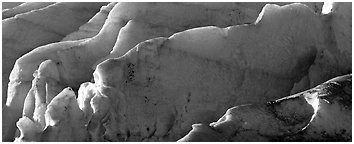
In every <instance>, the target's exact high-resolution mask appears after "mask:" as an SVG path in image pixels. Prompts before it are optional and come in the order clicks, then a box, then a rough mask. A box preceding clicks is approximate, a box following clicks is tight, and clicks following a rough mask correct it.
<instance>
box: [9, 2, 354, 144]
mask: <svg viewBox="0 0 354 144" xmlns="http://www.w3.org/2000/svg"><path fill="white" fill-rule="evenodd" d="M265 4H266V3H110V4H108V5H107V6H103V7H102V8H101V10H100V11H99V12H98V13H97V14H96V15H95V16H94V17H92V18H91V19H90V20H89V21H88V22H87V23H86V24H84V25H82V26H81V27H80V28H79V29H78V31H76V32H73V33H71V34H69V35H67V34H66V37H65V38H63V39H62V41H61V42H57V43H52V44H48V45H44V46H41V47H38V48H36V49H34V50H32V51H31V52H29V53H27V54H25V55H23V56H22V57H20V58H19V59H18V60H17V61H16V63H15V66H14V68H13V70H12V72H11V76H10V83H9V89H8V95H7V96H8V98H7V103H6V106H4V108H3V133H5V135H3V141H11V140H13V139H14V138H15V137H16V139H15V140H16V141H176V140H179V141H301V138H305V139H304V140H315V141H326V140H333V138H334V139H335V140H337V141H350V140H351V128H349V126H351V122H350V121H349V120H351V113H350V112H351V106H350V107H348V106H349V105H348V102H345V105H344V106H343V105H341V104H342V103H343V101H349V100H350V104H351V93H348V92H347V89H348V87H349V86H348V85H349V84H348V83H347V81H348V79H351V76H346V77H345V78H346V80H345V81H346V82H345V87H341V86H340V87H339V88H337V87H335V86H334V88H337V89H339V91H342V90H343V89H344V90H345V93H336V94H337V96H332V95H331V94H330V96H328V95H326V94H325V95H323V93H320V92H314V89H315V90H319V89H320V90H319V91H321V90H322V92H323V91H325V90H328V91H330V92H333V91H331V90H332V89H331V87H333V83H334V84H336V83H338V82H333V80H332V81H329V82H327V83H325V84H322V85H320V86H318V87H316V88H314V89H310V90H308V91H305V92H302V93H300V94H297V95H293V96H289V97H285V98H282V97H284V96H287V95H290V94H293V93H298V92H301V91H304V90H307V89H309V88H311V87H314V86H317V85H318V84H320V83H322V82H324V81H326V80H328V79H329V78H332V77H335V76H338V75H343V74H348V73H351V61H350V59H351V33H350V31H348V29H351V6H350V5H348V4H345V3H334V4H333V9H332V12H330V13H329V14H325V15H324V14H320V12H321V7H322V4H321V3H305V5H304V4H299V3H294V4H287V3H279V4H280V5H284V6H278V5H274V4H267V5H265ZM53 5H55V4H53ZM78 5H80V4H78ZM264 5H265V6H264ZM101 6H102V5H101ZM263 6H264V7H263ZM27 8H28V9H30V7H27ZM44 9H45V8H44ZM44 9H41V10H44ZM25 14H26V13H25ZM15 17H17V16H15ZM10 19H11V18H10ZM3 23H4V20H3ZM92 76H93V78H92ZM90 80H91V82H89V81H90ZM336 80H338V79H336ZM339 82H342V81H340V80H339ZM329 83H330V84H329ZM321 86H322V87H321ZM324 86H328V87H324ZM68 87H69V88H68ZM70 87H71V88H70ZM350 89H351V85H350ZM334 92H337V91H334ZM343 95H344V97H341V96H343ZM76 96H77V97H76ZM275 99H280V100H277V101H275V102H270V103H267V104H266V105H264V103H266V102H267V101H272V100H275ZM327 102H328V103H327ZM316 106H317V107H316ZM318 106H319V107H318ZM231 107H234V108H231ZM230 108H231V109H230ZM225 111H227V112H226V114H225V115H224V116H223V114H224V113H225ZM21 113H22V114H21ZM274 115H276V116H274ZM332 116H334V117H332ZM339 116H343V118H342V119H336V117H339ZM220 117H221V118H220ZM219 118H220V119H219ZM218 119H219V120H218ZM215 121H217V122H215ZM334 121H340V122H341V124H339V125H335V126H331V125H328V123H331V122H334ZM211 122H215V123H212V124H211V125H210V126H209V125H208V124H209V123H211ZM192 125H193V129H192V131H190V130H191V126H192ZM16 126H17V128H18V132H17V134H16V135H15V131H16ZM189 131H190V132H189ZM188 132H189V133H188ZM235 133H237V135H235ZM323 133H324V134H323ZM339 133H340V134H342V135H343V136H342V137H335V135H338V134H339ZM182 137H184V138H183V139H181V138H182ZM326 138H327V139H326Z"/></svg>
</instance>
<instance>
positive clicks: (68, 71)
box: [5, 3, 261, 133]
mask: <svg viewBox="0 0 354 144" xmlns="http://www.w3.org/2000/svg"><path fill="white" fill-rule="evenodd" d="M75 4H76V3H75ZM225 4H226V3H225ZM225 4H224V5H225ZM112 5H115V7H114V8H112V10H111V11H110V14H109V15H108V16H107V19H106V21H105V23H104V25H103V26H102V29H101V30H100V32H99V33H98V34H97V35H96V36H94V37H92V38H89V39H81V40H77V41H65V40H67V39H68V38H66V39H64V41H62V42H59V43H53V44H49V45H45V46H41V47H39V48H37V49H35V50H33V51H31V52H30V53H28V54H26V55H24V56H22V57H21V58H19V59H18V60H17V62H16V64H15V66H14V69H13V71H12V74H11V77H10V80H11V82H10V86H9V95H8V99H7V105H8V107H14V105H13V104H12V103H14V102H13V100H16V101H17V102H15V103H18V104H20V105H22V103H23V102H24V99H25V96H26V94H27V93H28V90H29V88H30V85H31V84H30V83H31V82H30V81H31V80H32V78H33V76H32V73H33V72H34V71H35V70H36V69H37V67H38V65H40V63H41V62H42V61H44V60H47V59H50V60H52V61H53V62H54V63H56V64H57V68H58V71H59V73H60V81H61V82H62V83H63V84H64V85H66V86H71V87H74V88H78V86H79V84H81V83H82V82H85V81H88V80H89V79H90V78H91V77H92V75H91V74H92V72H93V70H92V69H91V67H92V65H93V63H95V61H97V60H98V59H99V58H101V57H103V56H105V55H108V53H109V51H111V50H112V48H113V46H114V43H115V42H116V40H117V36H118V35H119V33H120V28H122V27H123V26H124V25H126V24H127V22H128V21H130V20H133V21H132V22H130V23H129V26H130V25H132V26H136V25H134V24H135V23H134V21H136V22H143V23H142V25H139V26H142V28H143V29H144V24H152V25H148V27H151V26H152V27H154V26H159V25H161V26H162V27H163V28H162V29H167V28H168V29H173V32H172V31H169V30H167V31H166V32H165V31H162V32H157V34H155V32H154V30H157V29H150V30H147V31H144V32H143V33H147V34H146V35H147V37H143V38H141V39H138V41H134V42H133V43H138V42H139V41H140V40H145V39H149V38H153V37H155V36H159V35H161V36H169V35H171V34H172V33H174V32H176V31H183V30H185V29H188V28H192V27H198V26H202V25H207V24H213V22H214V21H215V22H221V23H218V24H220V25H221V24H229V25H233V24H235V20H237V22H242V21H243V18H241V17H233V16H230V15H228V12H232V13H234V14H237V12H233V9H227V11H222V10H220V11H221V12H219V10H217V9H206V8H204V7H203V6H200V5H195V4H194V5H188V4H184V3H119V4H111V5H110V6H108V9H110V8H111V7H112ZM179 8H180V9H179ZM235 8H240V9H242V6H241V7H239V6H237V5H236V6H235ZM257 8H261V7H259V6H257V7H256V8H255V10H254V11H253V10H251V11H252V12H254V13H257V11H258V10H257ZM248 9H249V8H248ZM209 10H211V11H209ZM103 11H105V10H103ZM205 11H209V12H208V13H207V14H205V13H204V12H205ZM241 11H242V10H241ZM251 11H248V12H247V13H251ZM156 13H158V15H156ZM254 13H253V14H252V15H254ZM172 17H173V18H172ZM225 17H228V18H231V20H229V19H228V18H226V19H222V20H220V21H219V18H225ZM209 18H211V19H209ZM249 18H251V17H247V18H246V19H249ZM91 22H93V21H91ZM224 22H225V23H224ZM96 24H97V25H98V28H99V27H100V26H99V25H100V24H102V23H95V25H96ZM140 24H141V23H140ZM55 26H57V23H56V24H55V25H54V24H53V25H51V27H55ZM145 26H146V25H145ZM127 28H134V27H127ZM135 28H136V27H135ZM150 32H152V33H153V34H150ZM159 33H160V34H159ZM122 34H124V33H123V31H122ZM144 36H145V35H144ZM84 37H85V36H79V38H84ZM119 38H120V39H122V41H123V40H124V38H122V36H121V37H119ZM132 38H138V37H135V36H132ZM69 39H76V38H75V37H72V38H70V37H69ZM118 42H121V41H118ZM124 42H127V45H128V46H129V45H130V46H134V44H128V43H129V41H126V40H124ZM123 45H125V44H123ZM126 48H127V49H126V50H129V49H130V47H126ZM124 53H125V52H124ZM20 89H21V92H20ZM15 91H17V93H15ZM5 109H8V108H5ZM18 109H19V110H15V111H17V112H16V113H17V114H18V115H16V116H14V118H13V119H17V117H18V116H19V114H20V111H21V109H22V108H18ZM6 111H7V110H6ZM9 111H13V110H9ZM6 113H7V112H6ZM10 117H11V116H10ZM6 121H7V120H5V123H7V122H6ZM9 121H13V120H12V118H10V119H9ZM8 125H9V127H12V126H14V122H12V124H8ZM5 129H6V128H5ZM12 129H13V128H12ZM5 131H6V130H5ZM9 133H12V132H9Z"/></svg>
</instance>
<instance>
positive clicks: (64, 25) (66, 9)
mask: <svg viewBox="0 0 354 144" xmlns="http://www.w3.org/2000/svg"><path fill="white" fill-rule="evenodd" d="M47 4H50V3H23V4H21V5H19V6H17V7H14V8H12V9H11V12H13V13H14V14H16V13H18V14H17V15H16V16H13V17H9V18H7V19H4V20H3V21H2V34H3V38H2V50H3V55H2V56H3V59H4V62H3V67H2V70H3V72H2V83H3V86H2V89H3V91H2V95H3V97H2V98H3V101H2V103H3V105H4V104H5V100H6V95H7V93H6V92H7V88H8V86H7V83H9V75H10V72H11V70H12V68H13V67H14V64H15V61H16V59H18V58H19V57H21V56H22V55H24V54H26V53H28V52H29V51H31V50H33V49H35V48H37V47H39V46H42V45H46V44H49V43H53V42H57V41H60V40H61V39H62V38H63V37H64V36H66V35H68V34H69V33H71V32H74V31H75V30H77V29H78V27H79V26H81V25H82V24H84V23H85V22H87V21H88V20H89V19H90V18H91V17H92V16H93V15H94V14H95V13H96V12H97V11H98V10H99V8H100V7H101V6H102V5H104V4H105V3H55V4H51V5H49V6H47V7H43V8H41V9H36V10H32V11H28V10H31V9H33V8H38V6H41V7H42V6H45V5H47ZM26 11H28V12H26ZM9 12H10V11H9ZM9 12H8V13H9ZM6 14H7V11H3V16H4V15H6Z"/></svg>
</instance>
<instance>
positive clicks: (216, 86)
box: [88, 4, 320, 141]
mask: <svg viewBox="0 0 354 144" xmlns="http://www.w3.org/2000/svg"><path fill="white" fill-rule="evenodd" d="M269 7H274V6H272V5H267V6H266V7H265V8H264V13H267V12H268V11H270V12H271V13H272V14H273V15H272V16H271V15H268V14H265V15H263V17H262V18H264V19H265V21H263V20H262V19H261V20H260V21H258V22H257V23H256V24H254V25H248V26H235V27H228V28H224V29H222V28H217V27H203V28H196V29H191V30H187V31H183V32H180V33H176V34H174V35H172V36H171V37H169V38H168V39H167V38H155V39H151V40H148V41H145V42H142V43H140V44H138V45H137V46H136V47H135V48H133V49H131V50H130V51H128V52H127V53H126V54H125V55H123V56H122V57H119V58H117V59H108V60H106V61H104V62H102V63H100V64H99V65H98V66H97V68H96V70H95V72H94V77H95V84H94V85H96V86H97V87H96V90H98V93H99V94H100V95H102V98H105V99H106V97H107V98H108V99H109V100H110V103H108V104H107V106H103V105H101V106H99V107H101V108H100V109H110V110H105V111H107V116H104V117H110V116H109V115H113V117H115V119H116V120H114V119H113V118H109V119H110V120H109V121H110V123H108V124H107V125H105V124H103V126H104V127H105V128H106V129H108V128H111V129H113V130H110V132H112V133H108V132H107V133H100V135H99V136H102V137H104V135H121V136H122V137H123V138H122V139H121V140H127V141H149V140H152V141H166V140H177V139H179V138H180V137H182V136H183V135H184V134H185V133H187V132H188V131H189V129H190V125H192V124H193V123H195V122H202V123H209V122H211V121H213V120H216V118H217V117H216V116H221V114H222V112H223V111H225V110H227V108H229V107H231V106H234V105H237V104H243V103H250V102H255V103H257V102H265V101H266V100H270V99H272V98H280V97H281V96H284V95H286V94H287V93H289V92H290V90H291V87H292V85H293V84H294V82H295V81H296V80H297V79H298V78H301V77H302V76H303V75H304V74H305V71H306V70H307V69H308V68H309V66H310V65H311V64H312V62H313V61H314V59H315V55H316V44H317V39H318V37H317V35H316V33H317V31H316V30H319V29H318V28H310V27H307V26H303V25H316V24H320V19H319V17H318V16H317V15H315V14H314V13H313V12H312V11H311V10H309V9H308V8H307V7H305V6H304V5H301V4H292V5H290V6H284V7H280V8H279V7H277V8H275V9H272V8H269ZM293 17H300V18H301V19H298V18H297V19H294V18H293ZM267 19H271V20H273V22H275V23H279V24H283V25H281V26H280V25H273V23H270V22H269V21H268V20H267ZM293 28H294V29H293ZM295 29H296V30H295ZM300 31H301V32H300ZM300 33H301V34H300ZM305 33H306V34H305ZM307 33H308V34H307ZM268 37H272V39H271V38H268ZM284 38H287V39H286V41H285V40H284ZM264 39H265V40H264ZM254 41H257V43H255V42H254ZM279 67H281V68H279ZM270 81H271V82H270ZM270 84H271V85H270ZM274 89H276V91H273V90H274ZM302 103H307V102H306V100H305V99H303V101H301V102H300V103H299V104H297V106H299V105H301V104H302ZM289 105H290V104H289ZM97 106H98V105H97ZM104 107H105V108H104ZM116 107H119V108H116ZM114 108H115V109H114ZM313 112H314V110H313V108H312V107H311V106H309V107H308V108H305V110H304V113H308V114H309V115H312V114H313ZM260 113H263V112H262V111H260ZM93 115H95V112H93ZM305 115H306V114H305ZM100 117H102V118H104V117H103V116H100ZM248 117H252V116H248ZM289 117H290V115H289ZM306 118H308V119H306ZM306 118H304V119H301V121H304V122H302V123H301V125H306V124H307V122H308V121H310V119H311V116H309V117H306ZM264 119H270V117H269V116H265V117H264ZM95 121H96V120H95ZM112 121H115V122H112ZM117 121H119V122H117ZM275 124H276V121H274V125H275ZM110 125H119V126H118V127H113V126H110ZM250 125H251V124H250ZM88 127H90V124H89V126H88ZM255 127H257V126H255ZM294 129H295V128H294ZM298 129H300V130H301V127H300V126H297V127H296V130H298ZM266 130H267V128H264V129H263V131H264V132H265V133H266V132H267V131H266ZM296 130H293V131H296ZM96 131H97V130H96ZM283 131H286V130H283ZM270 133H271V134H275V133H277V131H276V130H274V131H273V132H270ZM91 134H92V133H91ZM91 136H92V137H96V136H97V135H91ZM101 140H103V139H101ZM108 140H110V139H108Z"/></svg>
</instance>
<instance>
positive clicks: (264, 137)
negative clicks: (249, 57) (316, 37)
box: [179, 75, 352, 142]
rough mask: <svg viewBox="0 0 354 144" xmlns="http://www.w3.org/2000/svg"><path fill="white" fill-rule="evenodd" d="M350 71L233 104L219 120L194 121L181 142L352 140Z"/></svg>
mask: <svg viewBox="0 0 354 144" xmlns="http://www.w3.org/2000/svg"><path fill="white" fill-rule="evenodd" d="M351 84H352V82H351V75H345V76H341V77H337V78H335V79H331V80H329V81H327V82H325V83H323V84H321V85H319V86H317V87H315V88H313V89H310V90H307V91H304V92H301V93H299V94H296V95H292V96H289V97H285V98H282V99H279V100H276V101H271V102H268V103H266V104H248V105H240V106H236V107H233V108H230V109H228V110H227V111H226V114H225V115H224V116H222V117H221V118H220V119H219V120H218V121H217V122H213V123H210V124H209V125H207V124H194V125H193V126H192V127H193V129H192V131H190V132H189V133H188V134H187V135H186V136H185V137H183V138H182V139H180V140H179V141H180V142H187V141H188V142H192V141H263V142H264V141H350V140H351V137H352V135H351V133H352V130H351V112H352V110H351Z"/></svg>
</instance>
